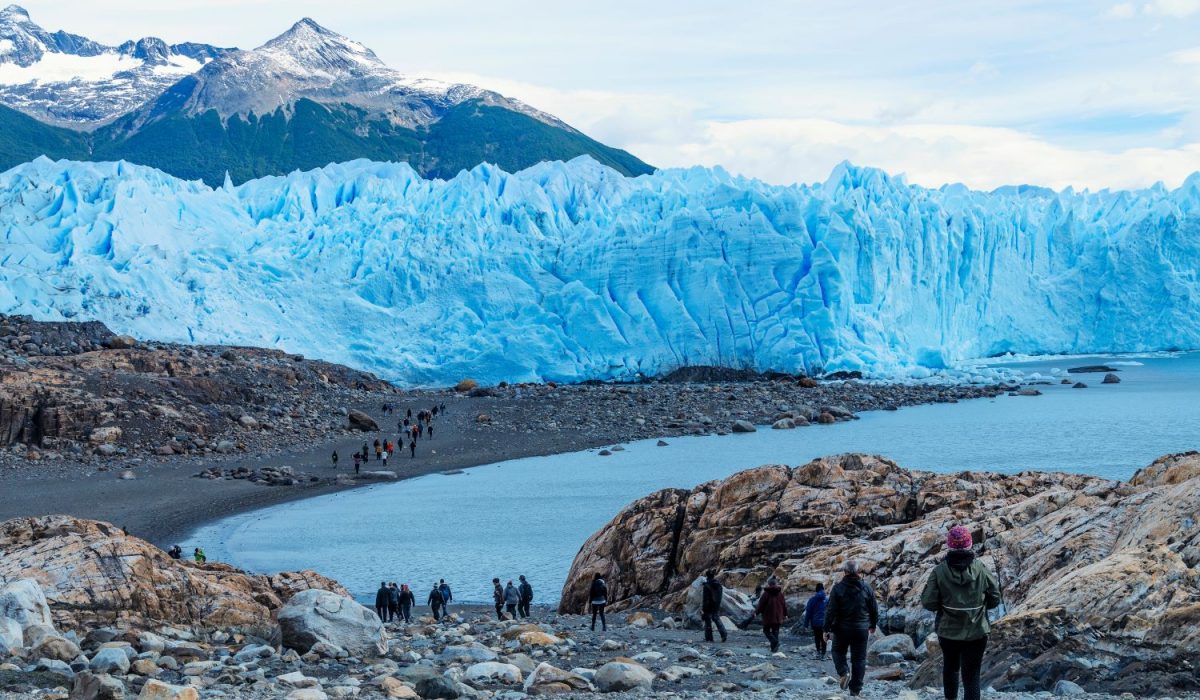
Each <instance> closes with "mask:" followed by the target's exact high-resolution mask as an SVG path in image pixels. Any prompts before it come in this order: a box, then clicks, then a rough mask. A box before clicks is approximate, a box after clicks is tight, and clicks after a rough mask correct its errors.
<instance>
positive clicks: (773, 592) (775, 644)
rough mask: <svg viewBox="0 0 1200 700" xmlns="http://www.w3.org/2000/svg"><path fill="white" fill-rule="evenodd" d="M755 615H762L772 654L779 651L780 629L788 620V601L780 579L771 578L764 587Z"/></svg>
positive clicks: (764, 634)
mask: <svg viewBox="0 0 1200 700" xmlns="http://www.w3.org/2000/svg"><path fill="white" fill-rule="evenodd" d="M754 612H755V614H758V615H762V626H763V636H764V637H766V638H767V643H768V644H770V645H771V653H772V654H774V653H775V652H777V651H779V628H780V627H782V626H783V621H784V620H786V619H787V601H786V600H784V598H783V587H782V586H780V585H779V579H777V578H775V577H774V576H771V577H770V578H768V579H767V585H766V586H764V587H763V592H762V595H761V596H759V598H758V605H755V606H754Z"/></svg>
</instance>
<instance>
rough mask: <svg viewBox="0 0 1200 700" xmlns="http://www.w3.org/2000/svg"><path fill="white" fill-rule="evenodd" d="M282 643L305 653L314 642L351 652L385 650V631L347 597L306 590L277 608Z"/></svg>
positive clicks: (368, 613) (381, 652) (370, 615)
mask: <svg viewBox="0 0 1200 700" xmlns="http://www.w3.org/2000/svg"><path fill="white" fill-rule="evenodd" d="M279 627H280V630H281V631H282V633H283V645H284V646H286V647H290V648H292V649H295V650H297V651H300V652H306V651H308V650H309V649H311V648H312V646H313V645H314V644H317V643H318V642H324V643H326V644H332V645H334V646H338V647H341V648H343V649H345V650H346V651H349V652H350V653H352V654H366V653H375V654H385V653H387V633H386V632H384V629H383V623H381V622H380V621H379V617H378V616H376V615H375V613H374V612H372V611H371V610H368V609H366V608H364V607H363V606H361V605H359V604H358V603H356V602H354V600H352V599H351V598H350V597H349V596H345V595H338V594H337V593H331V592H329V591H321V590H315V589H313V590H307V591H301V592H300V593H297V594H296V595H294V596H292V599H291V600H289V601H288V602H287V604H286V605H284V606H283V608H282V609H280V611H279Z"/></svg>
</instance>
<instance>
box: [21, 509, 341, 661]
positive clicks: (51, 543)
mask: <svg viewBox="0 0 1200 700" xmlns="http://www.w3.org/2000/svg"><path fill="white" fill-rule="evenodd" d="M0 551H2V552H4V556H2V557H0V580H5V579H9V580H11V579H17V578H28V579H32V582H31V583H27V584H21V585H22V586H24V587H23V588H21V589H20V590H21V591H23V592H22V593H21V594H20V595H19V596H17V595H16V594H14V595H13V596H9V597H7V598H5V597H3V594H0V600H8V601H9V602H8V603H0V605H8V606H15V607H14V609H16V607H20V608H21V609H23V610H25V611H26V612H24V613H21V614H22V615H26V616H28V617H30V619H36V620H38V621H39V624H40V623H41V622H50V620H49V618H48V616H47V614H46V608H44V607H42V603H44V602H47V601H48V603H49V611H50V616H52V617H53V622H54V623H55V624H56V625H57V626H58V627H59V628H60V629H76V630H84V631H86V630H89V629H92V628H94V627H97V626H103V625H119V626H122V627H126V628H131V629H147V628H158V627H161V626H163V625H175V626H181V627H200V628H209V629H221V630H224V631H226V632H236V631H243V632H248V633H251V634H254V635H255V636H258V637H262V638H264V639H270V638H271V637H273V636H275V634H276V633H277V632H278V628H277V626H276V625H275V623H274V622H272V617H273V613H274V612H275V611H276V610H278V609H279V608H281V607H282V606H283V599H286V598H285V596H286V597H290V596H291V595H292V593H293V592H295V591H296V590H297V589H300V588H303V587H306V586H319V587H322V588H332V589H333V590H337V591H339V592H344V589H342V588H341V587H340V586H338V584H337V583H336V582H334V581H331V580H329V579H327V578H325V577H323V576H320V575H319V574H315V573H312V572H302V573H299V574H279V575H278V576H251V575H248V574H246V573H244V572H242V571H239V570H237V569H234V568H233V567H230V566H226V565H224V564H196V563H193V562H189V561H177V560H174V559H171V558H170V557H168V556H167V555H166V552H163V551H162V550H161V549H159V548H158V547H155V546H154V545H152V544H150V543H149V542H145V541H143V540H140V539H138V538H136V537H132V536H129V535H126V534H125V533H124V532H122V531H121V529H120V528H118V527H114V526H113V525H110V524H108V523H102V522H98V521H94V520H81V519H77V518H72V517H69V516H64V515H51V516H44V517H37V518H16V519H14V520H8V521H6V522H3V523H0ZM18 583H20V582H18ZM9 585H12V584H9ZM35 589H36V591H35ZM5 590H8V586H6V587H5ZM183 591H186V594H183V593H181V592H183ZM43 592H44V594H45V597H44V598H42V593H43ZM17 600H23V601H26V602H25V603H19V604H18V603H17V602H14V601H17ZM39 601H41V602H39ZM30 606H32V609H31V608H30Z"/></svg>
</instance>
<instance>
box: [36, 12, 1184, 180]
mask: <svg viewBox="0 0 1200 700" xmlns="http://www.w3.org/2000/svg"><path fill="white" fill-rule="evenodd" d="M18 1H20V2H21V4H22V5H23V6H24V7H25V8H26V9H27V10H29V12H30V14H31V16H32V18H33V20H34V21H36V22H37V23H39V24H41V25H42V26H43V27H45V28H47V29H50V30H55V29H60V28H61V29H66V30H68V31H71V32H75V33H78V34H84V35H86V36H89V37H91V38H93V39H96V40H99V41H103V42H105V43H113V44H115V43H119V42H121V41H124V40H126V39H129V38H136V37H140V36H147V35H149V36H158V37H160V38H163V39H166V40H167V41H169V42H172V43H174V42H181V41H199V42H206V43H212V44H218V45H222V46H238V47H241V48H251V47H254V46H257V45H259V44H261V43H263V42H265V41H266V40H268V39H270V38H271V37H273V36H275V35H277V34H279V33H282V32H283V31H285V30H286V29H287V28H288V27H289V26H290V25H291V24H292V23H293V22H294V21H295V20H297V19H300V18H301V17H302V16H308V17H311V18H313V19H314V20H316V21H317V22H318V23H320V24H322V25H324V26H326V27H328V28H330V29H332V30H334V31H337V32H339V33H341V34H344V35H346V36H348V37H350V38H352V39H355V40H357V41H360V42H362V43H364V44H366V45H367V46H369V47H371V48H372V49H373V50H374V51H375V53H376V54H377V55H378V56H379V57H380V58H381V59H383V60H384V61H385V62H386V63H388V64H389V65H391V66H392V67H394V68H397V69H399V70H401V71H403V72H405V73H409V74H412V75H418V76H423V77H432V78H439V79H445V80H453V81H462V82H470V83H474V84H477V85H480V86H483V87H487V88H491V89H494V90H497V91H499V92H501V93H504V94H506V95H508V96H510V97H515V98H518V99H520V100H523V101H525V102H527V103H529V104H531V105H533V106H534V107H537V108H539V109H542V110H544V111H547V112H550V113H551V114H554V115H556V116H558V117H560V118H561V119H563V120H565V121H566V122H568V123H570V124H571V125H573V126H575V127H576V128H578V129H580V130H581V131H583V132H585V133H587V134H588V135H590V136H592V137H594V138H596V139H598V140H600V141H602V142H604V143H607V144H610V145H614V146H618V147H621V148H625V149H627V150H629V151H630V152H632V153H633V154H635V155H637V156H639V157H640V158H642V159H643V160H645V161H647V162H649V163H651V164H652V165H655V166H658V167H675V166H680V167H682V166H691V165H704V166H714V165H720V166H722V167H724V168H725V169H727V170H729V171H730V172H733V173H737V174H742V175H747V176H751V177H756V178H760V179H762V180H765V181H768V182H772V183H777V184H791V183H795V182H817V181H822V180H824V179H825V178H826V177H827V176H828V175H829V172H830V171H831V170H832V169H833V167H834V166H835V165H836V164H837V163H839V162H841V161H843V160H849V161H851V162H853V163H855V164H858V165H869V166H875V167H880V168H883V169H885V170H887V171H889V172H892V173H903V174H905V175H906V176H907V177H908V179H909V180H910V181H911V182H915V183H919V184H923V185H929V186H937V185H941V184H945V183H948V182H963V183H966V184H967V185H970V186H972V187H976V188H983V189H990V188H992V187H997V186H1000V185H1004V184H1014V183H1032V184H1038V185H1044V186H1049V187H1054V188H1063V187H1068V186H1071V187H1076V188H1083V187H1087V188H1091V189H1100V188H1105V187H1109V188H1133V187H1144V186H1148V185H1151V184H1153V183H1155V182H1158V181H1161V182H1163V183H1165V184H1166V185H1168V186H1172V187H1174V186H1178V185H1179V184H1180V183H1181V182H1182V181H1183V179H1184V178H1185V177H1187V175H1189V174H1190V173H1192V172H1195V171H1198V170H1200V31H1198V30H1200V0H1130V1H1128V2H1113V1H1112V0H1101V1H1097V2H1083V1H1077V2H1065V1H1064V2H1028V1H1025V0H1007V1H1006V2H991V1H983V0H977V1H971V2H962V0H956V1H953V2H943V1H941V0H925V1H923V2H895V1H893V2H865V1H850V2H847V1H846V0H840V1H821V2H801V1H795V2H772V1H761V2H755V1H754V0H742V2H738V3H731V2H728V0H724V1H721V2H713V1H710V0H657V1H656V2H646V1H645V0H638V1H627V0H606V1H605V2H600V3H583V2H562V1H561V0H552V1H550V0H506V1H502V2H496V1H495V0H492V1H490V2H465V1H462V0H438V1H436V2H431V1H429V0H423V1H421V2H412V1H407V0H390V1H388V2H361V1H356V0H340V1H339V2H329V1H328V0H326V1H325V2H313V1H310V0H287V1H286V2H284V1H280V0H171V1H170V2H162V0H152V1H151V0H106V2H103V3H97V2H93V1H91V0H87V1H80V0H23V1H22V0H18Z"/></svg>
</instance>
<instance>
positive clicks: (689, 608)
mask: <svg viewBox="0 0 1200 700" xmlns="http://www.w3.org/2000/svg"><path fill="white" fill-rule="evenodd" d="M703 602H704V577H703V576H697V577H696V580H695V581H692V585H690V586H688V591H687V598H686V599H685V602H684V607H683V613H684V619H685V621H686V622H687V624H688V626H690V627H700V626H701V625H702V624H703V622H704V618H703V616H702V615H701V609H700V608H701V605H702V604H703ZM753 612H754V604H753V603H752V602H750V596H748V595H746V594H745V593H743V592H741V591H739V590H737V589H735V588H731V587H729V586H724V587H723V588H722V592H721V615H724V616H725V617H728V618H730V619H732V620H736V621H738V622H741V621H742V620H745V619H746V618H748V617H750V615H751V614H752V613H753Z"/></svg>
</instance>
